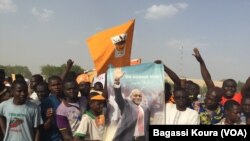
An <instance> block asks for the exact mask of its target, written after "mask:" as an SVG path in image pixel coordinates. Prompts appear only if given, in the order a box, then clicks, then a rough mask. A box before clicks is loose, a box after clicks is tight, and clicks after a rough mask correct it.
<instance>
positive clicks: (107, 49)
mask: <svg viewBox="0 0 250 141" xmlns="http://www.w3.org/2000/svg"><path fill="white" fill-rule="evenodd" d="M134 24H135V20H134V19H133V20H130V21H128V22H127V23H124V24H122V25H119V26H116V27H113V28H110V29H107V30H104V31H102V32H99V33H97V34H95V35H93V36H91V37H90V38H88V39H87V44H88V48H89V51H90V55H91V57H92V59H93V61H94V64H95V69H96V70H97V74H98V75H99V74H101V73H105V72H106V70H107V69H108V66H109V65H113V66H114V67H122V66H129V65H130V56H131V48H132V40H133V32H134Z"/></svg>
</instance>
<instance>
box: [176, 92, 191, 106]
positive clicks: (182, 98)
mask: <svg viewBox="0 0 250 141" xmlns="http://www.w3.org/2000/svg"><path fill="white" fill-rule="evenodd" d="M174 100H175V103H176V105H177V106H179V107H187V103H188V94H186V93H185V92H184V91H176V92H175V93H174Z"/></svg>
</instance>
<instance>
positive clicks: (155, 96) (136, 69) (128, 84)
mask: <svg viewBox="0 0 250 141" xmlns="http://www.w3.org/2000/svg"><path fill="white" fill-rule="evenodd" d="M121 69H122V72H124V76H123V77H122V79H121V80H120V84H121V88H122V94H123V97H124V98H125V99H129V94H130V92H131V91H132V90H133V89H139V90H140V91H141V92H142V102H141V105H143V106H146V107H148V108H149V110H150V124H158V125H159V124H164V107H165V100H164V68H163V65H162V64H155V63H143V64H139V65H135V66H129V67H122V68H121ZM114 70H115V68H112V67H110V68H109V69H108V71H107V88H108V95H109V100H108V101H109V104H108V109H107V111H108V112H107V113H108V115H107V116H106V118H107V121H109V122H108V124H109V126H108V128H107V132H106V135H105V137H106V138H105V140H112V138H113V136H114V134H115V131H116V128H117V124H118V123H119V120H120V117H121V113H120V111H119V108H118V105H117V103H116V101H115V95H114V87H113V84H114V76H113V74H114Z"/></svg>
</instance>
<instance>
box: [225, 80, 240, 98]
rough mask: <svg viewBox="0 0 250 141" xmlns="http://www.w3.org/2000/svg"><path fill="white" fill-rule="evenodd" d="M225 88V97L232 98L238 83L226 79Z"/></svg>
mask: <svg viewBox="0 0 250 141" xmlns="http://www.w3.org/2000/svg"><path fill="white" fill-rule="evenodd" d="M223 89H224V90H225V95H224V96H225V97H226V98H232V97H233V96H234V93H235V92H236V89H237V84H235V82H234V81H226V82H225V84H224V85H223Z"/></svg>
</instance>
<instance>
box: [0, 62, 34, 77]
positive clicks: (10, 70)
mask: <svg viewBox="0 0 250 141" xmlns="http://www.w3.org/2000/svg"><path fill="white" fill-rule="evenodd" d="M0 68H3V69H4V70H5V74H6V76H11V74H21V75H23V76H24V77H25V78H30V77H31V76H32V74H31V72H30V70H29V68H28V67H27V66H19V65H15V66H10V65H7V66H3V65H0Z"/></svg>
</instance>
